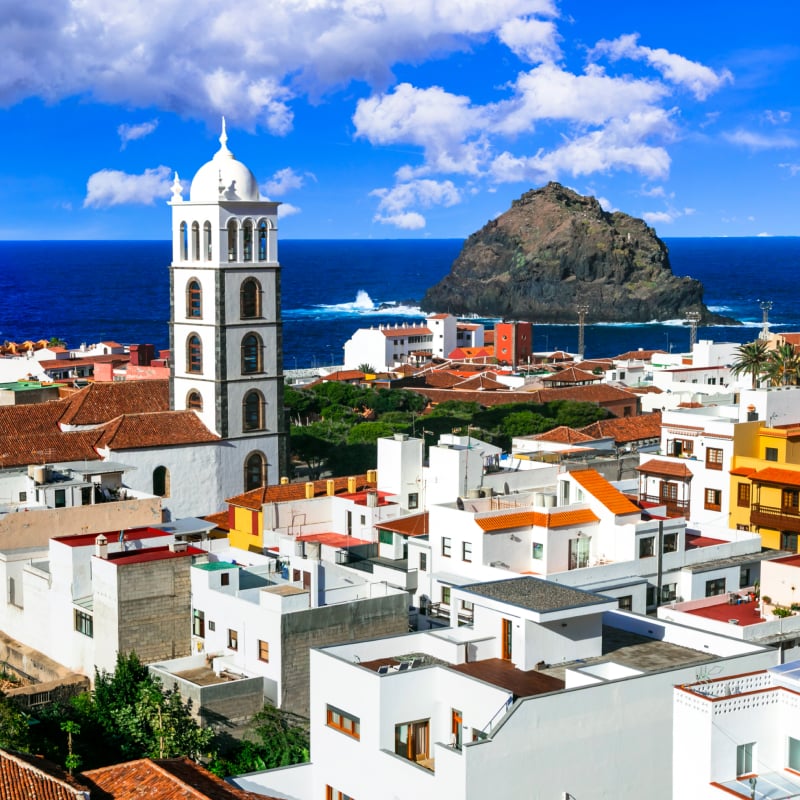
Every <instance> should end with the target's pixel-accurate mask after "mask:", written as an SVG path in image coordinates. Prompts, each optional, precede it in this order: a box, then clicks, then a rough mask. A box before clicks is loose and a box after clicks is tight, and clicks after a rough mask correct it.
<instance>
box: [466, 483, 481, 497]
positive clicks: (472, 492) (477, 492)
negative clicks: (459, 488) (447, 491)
mask: <svg viewBox="0 0 800 800" xmlns="http://www.w3.org/2000/svg"><path fill="white" fill-rule="evenodd" d="M480 496H481V490H480V488H478V487H477V486H476V487H475V488H474V489H467V499H469V500H477V499H478V498H479V497H480Z"/></svg>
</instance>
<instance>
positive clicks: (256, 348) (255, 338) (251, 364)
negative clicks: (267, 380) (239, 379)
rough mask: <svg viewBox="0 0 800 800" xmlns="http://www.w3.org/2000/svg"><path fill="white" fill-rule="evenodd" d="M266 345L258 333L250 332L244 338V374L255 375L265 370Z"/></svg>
mask: <svg viewBox="0 0 800 800" xmlns="http://www.w3.org/2000/svg"><path fill="white" fill-rule="evenodd" d="M263 350H264V347H263V345H262V344H261V337H260V336H259V335H258V334H257V333H248V334H247V336H245V337H244V339H242V374H243V375H253V374H256V373H259V372H263V371H264V360H263V357H262V354H263Z"/></svg>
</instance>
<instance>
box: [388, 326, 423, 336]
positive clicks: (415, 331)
mask: <svg viewBox="0 0 800 800" xmlns="http://www.w3.org/2000/svg"><path fill="white" fill-rule="evenodd" d="M381 333H382V334H383V335H384V336H385V337H386V338H387V339H391V338H393V337H396V336H426V335H427V336H430V335H431V329H430V328H428V327H426V326H425V325H418V326H411V325H409V326H408V327H404V328H381Z"/></svg>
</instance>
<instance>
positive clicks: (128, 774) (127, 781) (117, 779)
mask: <svg viewBox="0 0 800 800" xmlns="http://www.w3.org/2000/svg"><path fill="white" fill-rule="evenodd" d="M81 778H82V779H83V780H85V781H86V782H87V783H88V784H89V785H90V786H91V788H92V794H91V800H143V799H144V798H154V799H155V798H157V799H158V800H203V798H206V800H265V797H266V796H265V795H262V794H254V793H253V792H246V791H244V790H243V789H237V788H236V787H235V786H232V785H231V784H229V783H225V781H223V780H222V779H221V778H218V777H217V776H216V775H212V774H211V773H210V772H209V771H208V770H206V769H204V768H203V767H201V766H200V765H199V764H195V763H194V762H193V761H190V760H189V759H188V758H169V759H159V760H151V759H149V758H143V759H140V760H139V761H129V762H127V763H125V764H115V765H113V766H110V767H101V768H100V769H93V770H89V771H88V772H84V773H83V774H82V775H81ZM266 800H274V798H266Z"/></svg>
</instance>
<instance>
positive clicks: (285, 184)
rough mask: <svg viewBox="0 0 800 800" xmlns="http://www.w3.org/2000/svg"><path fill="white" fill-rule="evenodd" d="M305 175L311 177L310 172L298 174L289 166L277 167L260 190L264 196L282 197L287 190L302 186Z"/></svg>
mask: <svg viewBox="0 0 800 800" xmlns="http://www.w3.org/2000/svg"><path fill="white" fill-rule="evenodd" d="M306 177H311V178H313V177H314V176H313V175H312V174H311V173H306V175H299V174H298V173H297V172H295V171H294V170H293V169H292V168H291V167H285V168H284V169H279V170H278V171H277V172H276V173H275V174H274V175H273V176H272V177H271V178H270V179H269V180H268V181H267V182H266V183H265V184H264V185H263V186H262V187H261V191H262V193H263V194H264V195H265V196H266V197H270V198H272V197H282V196H283V195H285V194H286V193H287V192H291V191H292V190H294V189H300V188H302V186H303V184H304V183H305V179H306Z"/></svg>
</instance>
